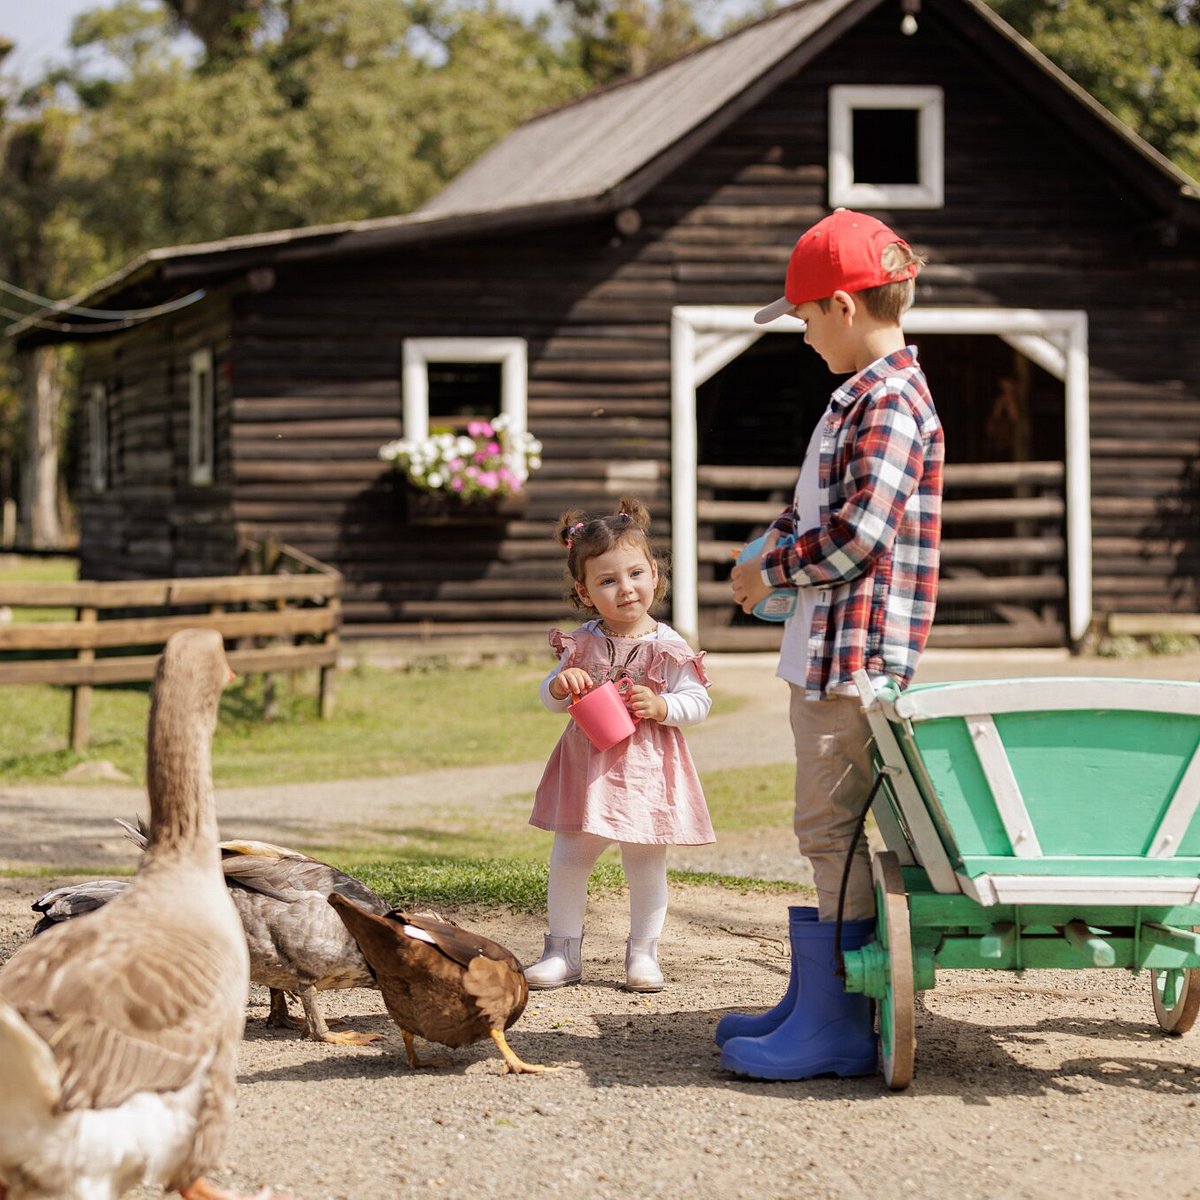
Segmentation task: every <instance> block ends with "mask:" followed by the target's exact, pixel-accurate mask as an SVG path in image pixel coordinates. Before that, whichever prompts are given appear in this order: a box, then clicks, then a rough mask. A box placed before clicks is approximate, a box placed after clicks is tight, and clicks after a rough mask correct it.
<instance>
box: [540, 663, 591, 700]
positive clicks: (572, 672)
mask: <svg viewBox="0 0 1200 1200" xmlns="http://www.w3.org/2000/svg"><path fill="white" fill-rule="evenodd" d="M591 688H592V677H591V676H590V675H589V674H588V673H587V672H586V671H585V670H584V669H583V668H582V667H567V668H566V670H564V671H562V672H561V673H560V674H558V675H556V676H555V677H554V678H553V679H552V680H550V695H552V696H553V697H554V698H555V700H565V699H566V698H567V697H568V696H571V697H572V698H574V697H575V696H582V695H583V693H584V692H587V691H591Z"/></svg>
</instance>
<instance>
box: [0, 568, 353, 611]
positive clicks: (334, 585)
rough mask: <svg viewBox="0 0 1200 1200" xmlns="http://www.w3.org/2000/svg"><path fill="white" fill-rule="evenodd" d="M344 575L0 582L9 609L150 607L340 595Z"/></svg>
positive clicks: (0, 599) (0, 601)
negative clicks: (339, 590)
mask: <svg viewBox="0 0 1200 1200" xmlns="http://www.w3.org/2000/svg"><path fill="white" fill-rule="evenodd" d="M340 587H341V577H340V576H339V575H336V574H332V575H331V574H328V573H326V574H312V575H225V576H206V577H204V578H198V579H155V580H137V581H118V582H96V581H88V580H82V581H80V582H78V583H0V604H2V605H6V606H8V607H9V608H152V607H165V606H166V605H169V604H218V603H220V604H238V603H244V602H250V601H256V600H277V599H287V600H305V599H309V598H310V597H311V598H325V597H328V596H333V595H336V594H337V592H338V589H339V588H340Z"/></svg>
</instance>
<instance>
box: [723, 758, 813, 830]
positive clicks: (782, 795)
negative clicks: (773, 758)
mask: <svg viewBox="0 0 1200 1200" xmlns="http://www.w3.org/2000/svg"><path fill="white" fill-rule="evenodd" d="M795 780H796V766H795V764H794V763H790V762H783V763H766V764H762V765H754V766H749V767H729V768H726V769H725V770H722V771H705V772H704V774H703V775H702V776H701V783H703V785H704V798H705V799H706V800H707V801H708V811H709V814H710V815H711V816H712V822H713V826H714V827H715V828H716V830H717V836H718V837H719V836H720V835H721V833H722V832H724V833H742V832H745V831H747V830H753V829H770V830H774V831H775V832H776V833H778V832H779V831H787V830H790V829H791V827H792V813H793V810H794V809H795Z"/></svg>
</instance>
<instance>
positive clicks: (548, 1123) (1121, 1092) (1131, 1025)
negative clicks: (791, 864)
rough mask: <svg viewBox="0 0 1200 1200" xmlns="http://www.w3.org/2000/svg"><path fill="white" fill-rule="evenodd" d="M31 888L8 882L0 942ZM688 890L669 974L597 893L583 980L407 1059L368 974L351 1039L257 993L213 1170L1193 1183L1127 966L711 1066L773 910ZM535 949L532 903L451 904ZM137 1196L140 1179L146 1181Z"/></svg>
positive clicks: (337, 1186)
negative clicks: (508, 1070) (500, 1037)
mask: <svg viewBox="0 0 1200 1200" xmlns="http://www.w3.org/2000/svg"><path fill="white" fill-rule="evenodd" d="M42 886H43V882H42V881H33V880H8V881H3V882H0V957H3V956H6V955H7V954H8V953H9V952H10V951H11V949H12V948H14V947H15V945H17V944H19V942H20V941H21V940H22V939H23V937H24V936H25V933H26V931H27V930H28V928H29V910H28V907H27V905H28V902H29V899H30V897H31V896H33V895H34V894H36V893H37V892H38V891H39V890H40V888H41V887H42ZM802 899H803V898H802V897H800V896H798V895H797V896H792V897H788V896H783V897H771V898H770V899H763V898H761V897H759V896H752V895H739V894H736V893H729V892H726V891H721V890H716V889H709V888H689V889H683V890H680V889H677V890H676V893H675V896H674V904H673V907H672V910H671V915H670V918H669V924H668V929H667V931H666V935H665V937H664V951H663V960H664V965H665V967H666V971H667V975H668V977H669V980H670V986H669V988H668V989H667V990H666V991H664V992H662V993H660V994H658V995H654V996H634V995H631V994H629V993H627V992H624V991H622V990H620V989H619V988H618V987H617V986H616V984H617V982H618V981H619V979H620V978H621V958H620V956H621V952H622V948H623V938H624V931H625V928H626V926H625V917H626V913H625V910H624V903H623V901H622V900H621V899H620V898H615V899H610V900H602V901H600V902H599V903H593V905H592V908H591V911H590V913H589V921H588V936H587V941H586V943H585V947H586V969H587V977H586V982H585V984H584V985H583V986H580V987H576V988H566V989H562V990H561V991H557V992H545V993H539V994H535V996H534V997H533V998H532V1000H531V1003H530V1005H529V1007H528V1009H527V1010H526V1013H525V1015H524V1016H523V1017H522V1019H521V1020H520V1022H518V1024H517V1025H516V1026H515V1027H514V1029H513V1030H512V1032H511V1034H510V1040H511V1042H512V1045H513V1047H514V1049H516V1051H517V1053H518V1054H521V1055H522V1056H523V1057H525V1058H526V1059H527V1060H529V1061H534V1062H543V1063H550V1064H555V1065H559V1066H560V1067H561V1070H558V1071H556V1072H553V1073H549V1074H546V1075H543V1076H537V1077H533V1076H520V1077H516V1076H505V1075H501V1074H500V1073H499V1072H500V1060H499V1057H498V1056H497V1055H496V1054H495V1052H494V1050H493V1049H492V1048H491V1046H490V1043H489V1044H488V1045H487V1046H486V1047H485V1046H482V1045H477V1046H473V1047H468V1048H465V1049H462V1050H458V1051H453V1052H449V1054H448V1056H449V1057H450V1059H451V1063H452V1065H451V1066H450V1067H449V1068H447V1069H445V1070H442V1071H438V1072H430V1071H421V1072H417V1073H413V1072H410V1071H409V1070H408V1069H407V1067H406V1065H405V1061H404V1050H403V1044H402V1042H401V1040H400V1038H399V1037H398V1035H397V1034H396V1032H395V1029H394V1027H393V1026H392V1025H391V1023H390V1021H389V1019H388V1017H387V1016H386V1014H385V1012H384V1010H383V1007H382V1004H381V1002H380V1000H379V997H378V995H377V994H376V993H374V992H369V991H356V992H348V993H337V994H336V995H334V996H332V997H329V998H328V1000H327V1009H328V1010H329V1011H331V1012H335V1013H342V1014H346V1015H347V1016H348V1017H349V1025H350V1027H352V1028H355V1029H360V1030H372V1031H377V1032H380V1033H384V1034H386V1035H387V1037H386V1040H385V1041H383V1042H379V1043H376V1044H375V1045H373V1046H370V1047H365V1048H350V1047H333V1046H318V1045H314V1044H313V1043H310V1042H305V1041H302V1040H299V1039H298V1038H297V1037H296V1036H295V1035H293V1034H290V1033H282V1032H277V1031H273V1030H267V1029H266V1028H265V1027H264V1025H263V1018H264V1017H265V1015H266V1004H265V994H264V993H262V992H261V990H260V989H255V992H254V995H253V996H252V1000H251V1005H250V1009H249V1021H248V1024H247V1030H246V1039H245V1042H244V1044H243V1047H242V1053H241V1062H240V1068H241V1069H240V1087H239V1099H238V1114H237V1119H236V1123H235V1126H234V1129H233V1135H232V1138H231V1141H230V1144H229V1147H228V1154H227V1158H228V1163H229V1167H228V1169H227V1170H223V1171H222V1172H220V1174H219V1176H218V1178H219V1179H220V1181H221V1182H223V1183H225V1184H226V1185H230V1184H235V1185H237V1186H239V1187H242V1188H244V1189H250V1190H252V1189H253V1187H254V1186H255V1185H257V1184H260V1183H263V1182H269V1183H271V1184H272V1185H274V1186H276V1187H279V1188H286V1189H289V1190H290V1191H291V1192H292V1193H293V1194H294V1195H295V1196H296V1197H298V1198H299V1200H396V1198H397V1197H401V1196H403V1197H410V1196H411V1197H462V1198H464V1200H465V1198H474V1197H476V1196H479V1195H492V1196H496V1197H502V1198H507V1197H519V1196H520V1197H524V1196H530V1197H552V1196H572V1197H622V1198H628V1197H648V1196H663V1197H679V1198H684V1197H687V1198H688V1200H693V1198H695V1197H742V1196H744V1197H756V1198H763V1197H768V1198H775V1197H778V1198H781V1200H782V1198H791V1197H797V1198H800V1197H803V1198H805V1200H810V1198H820V1197H864V1198H866V1197H872V1198H873V1197H879V1196H883V1195H888V1196H895V1195H912V1196H935V1195H939V1196H953V1197H955V1198H956V1200H970V1198H976V1197H977V1198H984V1197H1050V1196H1059V1195H1072V1194H1073V1195H1101V1194H1103V1195H1108V1196H1112V1197H1135V1196H1136V1197H1142V1196H1144V1197H1150V1196H1157V1195H1163V1194H1173V1195H1176V1196H1183V1197H1186V1196H1195V1195H1197V1192H1198V1185H1197V1180H1198V1179H1200V1149H1198V1148H1197V1144H1196V1129H1197V1116H1198V1114H1197V1110H1196V1106H1197V1099H1198V1098H1200V1041H1198V1040H1197V1037H1200V1034H1197V1035H1196V1036H1193V1037H1184V1038H1165V1037H1162V1036H1160V1035H1159V1034H1157V1033H1156V1032H1155V1026H1154V1017H1153V1012H1152V1010H1151V1004H1150V998H1149V992H1148V985H1147V983H1146V981H1145V979H1136V980H1135V979H1131V978H1130V977H1129V976H1128V975H1125V974H1122V973H1117V972H1095V973H1089V974H1085V973H1083V972H1073V973H1054V972H1030V973H1029V974H1028V975H1026V976H1025V977H1024V978H1023V979H1020V980H1018V979H1016V978H1014V977H1012V976H1009V975H1004V974H1001V973H967V972H952V973H943V976H942V979H941V980H940V982H939V986H938V987H937V988H936V989H935V990H934V991H932V992H930V993H927V1003H926V1007H925V1009H924V1010H923V1011H921V1012H919V1013H918V1027H917V1037H918V1051H917V1073H916V1078H915V1081H914V1083H913V1085H912V1087H911V1088H910V1089H909V1090H908V1091H907V1092H904V1093H900V1094H893V1093H889V1092H888V1091H887V1090H886V1088H885V1087H884V1086H883V1082H882V1080H881V1079H880V1078H878V1077H876V1078H870V1079H860V1080H845V1081H838V1080H832V1079H821V1080H813V1081H810V1082H806V1083H783V1084H760V1083H752V1082H749V1081H746V1080H739V1079H737V1078H735V1077H733V1076H731V1075H729V1074H727V1073H726V1072H724V1071H723V1070H721V1068H720V1066H719V1063H718V1058H717V1052H716V1050H715V1048H714V1047H713V1045H712V1042H711V1037H712V1030H713V1027H714V1025H715V1023H716V1021H717V1019H718V1018H719V1017H720V1015H721V1014H722V1013H723V1012H725V1011H727V1010H728V1009H730V1008H737V1007H742V1006H746V1007H756V1006H766V1005H769V1004H771V1003H773V1002H774V1000H775V999H776V998H777V997H778V996H779V995H780V994H781V993H782V991H783V987H784V983H785V979H786V973H787V969H788V963H787V960H786V959H785V958H784V957H783V953H782V949H783V948H782V946H781V944H780V943H779V942H778V940H777V939H778V937H779V936H780V934H781V930H782V921H783V917H784V910H785V907H786V904H787V903H788V902H789V900H791V901H792V902H796V901H800V900H802ZM457 915H458V918H459V919H460V920H461V921H462V922H463V923H464V924H470V925H474V926H475V927H478V928H481V929H485V930H486V931H487V932H488V933H489V934H490V935H492V936H493V937H496V938H498V939H499V940H501V941H503V942H505V943H506V944H507V945H509V946H511V947H512V948H513V949H514V950H515V951H516V952H517V953H518V954H520V955H522V956H524V957H526V958H530V957H533V956H534V954H535V953H536V951H537V950H538V949H539V948H540V943H541V933H542V923H541V921H540V919H538V918H533V917H528V916H520V915H514V914H512V913H508V912H495V911H492V912H487V913H477V912H476V913H472V912H466V913H459V914H457ZM154 1194H155V1193H153V1192H150V1191H148V1190H147V1191H144V1192H139V1193H138V1195H139V1196H147V1197H148V1196H151V1195H154Z"/></svg>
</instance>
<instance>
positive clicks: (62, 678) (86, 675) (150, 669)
mask: <svg viewBox="0 0 1200 1200" xmlns="http://www.w3.org/2000/svg"><path fill="white" fill-rule="evenodd" d="M225 657H226V658H227V659H228V660H229V665H230V666H231V667H232V668H233V669H234V670H235V671H236V672H237V673H238V674H239V675H254V674H258V673H259V672H263V671H300V670H305V669H307V668H319V667H330V666H335V665H336V652H334V657H333V660H332V661H331V650H330V648H329V647H327V646H325V645H323V644H317V645H306V646H274V647H271V648H269V649H265V650H230V651H227V652H226V655H225ZM158 658H159V656H158V655H157V654H153V655H151V654H140V655H122V656H120V657H115V658H98V659H96V660H95V662H92V663H80V662H79V661H78V660H76V659H69V658H65V659H62V660H60V661H42V662H0V686H3V685H6V684H19V683H45V684H57V685H62V686H68V687H71V686H76V685H80V684H89V685H95V686H99V685H101V684H107V683H137V682H144V681H146V680H150V679H153V678H154V673H155V671H156V669H157V667H158Z"/></svg>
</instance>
